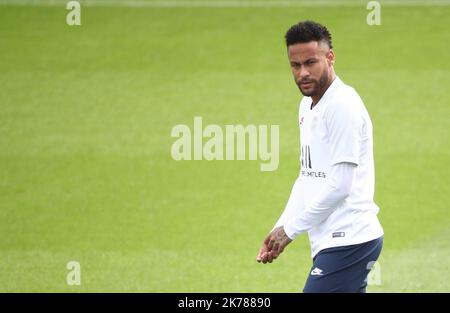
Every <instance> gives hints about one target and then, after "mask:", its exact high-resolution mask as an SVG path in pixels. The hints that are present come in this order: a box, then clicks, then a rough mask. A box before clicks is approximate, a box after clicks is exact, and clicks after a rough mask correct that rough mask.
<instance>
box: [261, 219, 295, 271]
mask: <svg viewBox="0 0 450 313" xmlns="http://www.w3.org/2000/svg"><path fill="white" fill-rule="evenodd" d="M291 241H292V240H291V239H290V238H289V237H288V236H287V235H286V233H285V232H284V229H283V226H279V227H277V228H275V229H274V230H273V231H272V232H271V233H270V234H269V235H268V236H267V237H266V239H264V242H263V244H262V246H261V249H260V250H259V253H258V256H257V257H256V261H257V262H263V263H264V264H266V263H267V262H269V263H272V261H273V260H275V259H276V258H277V257H278V256H279V255H280V254H281V252H283V250H284V248H285V247H286V246H287V245H288V244H290V243H291Z"/></svg>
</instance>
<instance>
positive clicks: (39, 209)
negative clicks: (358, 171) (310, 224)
mask: <svg viewBox="0 0 450 313" xmlns="http://www.w3.org/2000/svg"><path fill="white" fill-rule="evenodd" d="M367 12H368V11H367V10H366V9H365V6H364V5H362V6H361V7H358V6H354V7H344V8H339V7H297V8H171V9H167V8H118V7H83V8H82V26H79V27H69V26H67V25H66V24H65V16H66V13H67V10H65V8H64V6H60V7H40V6H37V7H30V6H0V95H1V96H0V238H2V239H1V240H0V291H7V292H19V291H26V292H28V291H30V292H31V291H43V292H50V291H63V292H79V291H88V292H95V291H150V292H168V291H180V292H187V291H192V292H204V291H211V292H219V291H220V292H243V291H250V292H266V291H267V292H297V291H299V290H301V289H302V287H303V284H304V281H305V280H306V277H307V273H308V271H309V268H310V266H311V260H310V258H309V254H310V252H309V244H308V241H307V238H306V236H302V237H300V238H299V239H298V240H296V241H295V242H294V243H293V244H291V245H290V246H289V247H288V248H287V249H286V251H285V252H284V254H283V255H282V256H281V257H280V258H279V259H278V260H277V261H276V262H274V263H273V264H270V265H261V264H257V263H256V262H255V256H256V253H257V251H258V249H259V246H260V244H261V241H262V239H263V238H264V236H265V235H266V233H267V232H268V231H269V230H270V229H271V227H272V226H273V224H274V223H275V221H276V219H277V218H278V216H279V214H280V213H281V212H282V210H283V208H284V205H285V203H286V201H287V199H288V196H289V192H290V188H291V187H292V184H293V182H294V179H295V178H296V176H297V173H298V170H299V161H298V156H299V145H298V128H297V111H298V101H299V99H300V94H299V93H298V91H297V88H296V87H295V85H294V84H293V81H292V77H291V73H290V69H289V66H288V63H287V59H286V51H285V47H284V46H283V35H284V32H285V31H286V29H287V28H288V27H289V26H290V25H291V24H293V23H295V22H297V21H299V20H300V19H305V18H308V19H314V20H318V21H320V22H322V23H324V24H326V25H328V26H329V28H330V30H331V31H332V34H333V38H334V44H335V52H336V56H337V63H336V71H337V73H338V75H340V77H341V78H342V79H343V80H344V81H345V82H347V83H348V84H350V85H352V86H354V87H355V88H356V89H357V90H358V91H359V93H360V95H361V96H362V98H363V99H364V101H365V103H366V106H367V108H368V110H369V112H370V114H371V117H372V121H373V124H374V136H375V161H376V177H377V180H376V194H375V198H376V201H377V203H378V204H379V206H380V207H381V212H380V215H379V216H380V220H381V222H382V225H383V227H384V229H385V244H384V249H383V252H382V258H381V260H380V264H381V272H382V285H381V286H372V287H369V291H372V292H389V291H393V292H402V291H413V292H422V291H440V292H445V291H446V292H449V291H450V283H449V281H450V274H449V270H448V263H449V261H450V247H449V245H448V238H449V235H450V234H449V230H450V219H449V213H448V204H449V203H450V184H449V179H448V176H449V174H450V170H449V167H448V166H449V160H450V148H449V142H450V138H449V133H450V132H449V128H450V122H449V115H450V107H449V101H450V97H449V96H448V90H447V89H448V86H449V85H450V76H449V70H450V61H449V55H448V42H449V41H450V34H449V31H448V29H449V26H450V25H449V22H448V21H449V20H450V19H449V18H450V7H449V6H441V7H395V6H389V7H383V8H382V25H381V26H373V27H369V26H367V24H366V23H365V21H366V14H367ZM194 116H202V117H203V121H204V123H205V124H210V123H213V124H219V125H225V124H244V125H246V124H256V125H258V124H278V125H280V136H281V137H280V140H281V142H280V165H279V168H278V170H277V171H274V172H260V171H259V161H212V162H208V161H185V162H176V161H174V160H172V159H171V156H170V147H171V145H172V143H173V141H174V139H173V138H171V137H170V131H171V128H172V127H173V126H174V125H176V124H188V125H192V124H193V117H194ZM71 260H77V261H79V262H80V264H81V271H82V275H81V280H82V283H81V286H68V285H67V284H66V275H67V273H68V270H67V269H66V264H67V262H68V261H71Z"/></svg>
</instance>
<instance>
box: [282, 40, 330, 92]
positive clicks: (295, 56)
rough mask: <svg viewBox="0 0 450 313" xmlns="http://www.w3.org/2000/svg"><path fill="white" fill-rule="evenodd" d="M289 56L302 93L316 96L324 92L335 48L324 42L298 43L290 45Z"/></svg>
mask: <svg viewBox="0 0 450 313" xmlns="http://www.w3.org/2000/svg"><path fill="white" fill-rule="evenodd" d="M288 58H289V62H290V65H291V69H292V74H294V79H295V82H296V83H297V86H298V87H299V89H300V91H301V92H302V94H303V95H304V96H308V97H314V96H316V95H320V94H321V93H323V91H324V90H323V89H324V88H325V87H326V86H327V84H328V81H329V77H330V76H331V70H332V66H333V64H334V53H333V50H331V49H329V48H328V46H327V44H326V43H323V42H317V41H310V42H306V43H297V44H294V45H290V46H289V47H288Z"/></svg>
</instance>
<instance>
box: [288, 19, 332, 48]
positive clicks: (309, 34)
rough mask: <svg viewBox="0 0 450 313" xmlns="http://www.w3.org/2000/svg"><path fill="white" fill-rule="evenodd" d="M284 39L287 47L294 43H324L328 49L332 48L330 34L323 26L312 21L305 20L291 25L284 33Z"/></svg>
mask: <svg viewBox="0 0 450 313" xmlns="http://www.w3.org/2000/svg"><path fill="white" fill-rule="evenodd" d="M284 38H285V39H286V46H287V47H289V46H290V45H293V44H296V43H304V42H310V41H324V42H326V43H327V44H328V46H329V47H330V49H331V48H333V45H332V43H331V34H330V32H329V31H328V29H327V28H326V27H325V26H323V25H321V24H319V23H316V22H313V21H308V20H307V21H302V22H299V23H297V24H295V25H293V26H292V27H291V28H289V30H288V31H287V32H286V35H285V36H284Z"/></svg>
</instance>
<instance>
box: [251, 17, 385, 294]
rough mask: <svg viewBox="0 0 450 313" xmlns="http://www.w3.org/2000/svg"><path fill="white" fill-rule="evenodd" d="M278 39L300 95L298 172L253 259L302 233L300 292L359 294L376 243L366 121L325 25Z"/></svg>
mask: <svg viewBox="0 0 450 313" xmlns="http://www.w3.org/2000/svg"><path fill="white" fill-rule="evenodd" d="M285 39H286V46H287V52H288V58H289V62H290V65H291V69H292V73H293V75H294V79H295V82H296V83H297V85H298V87H299V89H300V91H301V93H302V94H303V96H304V97H303V99H302V100H301V102H300V110H299V125H300V142H301V171H300V175H299V177H298V178H297V180H296V181H295V184H294V186H293V188H292V191H291V195H290V198H289V200H288V202H287V204H286V208H285V210H284V212H283V214H282V215H281V217H280V218H279V220H278V222H277V223H276V224H275V227H274V228H273V230H272V232H271V233H270V234H269V235H268V236H267V237H266V239H265V240H264V242H263V244H262V247H261V249H260V251H259V253H258V256H257V261H258V262H262V263H264V264H265V263H267V262H268V263H271V262H272V261H273V260H274V259H276V258H277V257H278V256H279V255H280V253H282V252H283V249H284V248H285V247H286V246H287V245H288V244H289V243H290V242H291V241H292V240H294V239H295V238H296V237H297V236H298V235H300V234H302V233H305V232H308V235H309V239H310V244H311V255H312V258H313V266H312V268H311V272H310V275H309V277H308V279H307V281H306V284H305V287H304V290H303V291H304V292H365V289H366V285H367V275H368V273H369V271H370V269H371V267H372V266H373V264H374V263H375V261H376V260H377V259H378V256H379V255H380V252H381V248H382V244H383V229H382V227H381V225H380V223H379V221H378V218H377V213H378V211H379V208H378V206H377V205H376V204H375V203H374V201H373V194H374V180H375V177H374V160H373V137H372V123H371V120H370V117H369V114H368V113H367V110H366V108H365V106H364V103H363V102H362V100H361V98H360V97H359V95H358V94H357V92H356V91H355V90H354V89H353V88H352V87H350V86H347V85H346V84H344V83H343V82H342V80H340V79H339V77H337V76H336V74H335V71H334V68H333V65H334V62H335V55H334V52H333V49H332V48H333V47H332V43H331V35H330V33H329V32H328V30H327V28H326V27H324V26H322V25H320V24H318V23H315V22H312V21H304V22H300V23H298V24H296V25H294V26H292V27H291V28H290V29H289V30H288V31H287V33H286V36H285Z"/></svg>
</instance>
